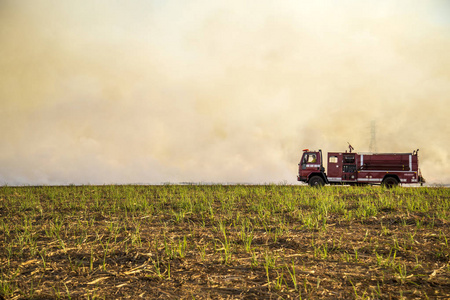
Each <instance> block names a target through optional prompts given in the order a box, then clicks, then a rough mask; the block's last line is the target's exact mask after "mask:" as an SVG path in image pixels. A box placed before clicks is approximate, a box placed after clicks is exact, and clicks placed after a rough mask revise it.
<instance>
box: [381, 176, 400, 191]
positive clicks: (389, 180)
mask: <svg viewBox="0 0 450 300" xmlns="http://www.w3.org/2000/svg"><path fill="white" fill-rule="evenodd" d="M383 185H384V186H385V187H386V188H388V189H391V188H393V187H396V186H397V185H398V180H397V178H395V177H386V178H385V179H384V180H383Z"/></svg>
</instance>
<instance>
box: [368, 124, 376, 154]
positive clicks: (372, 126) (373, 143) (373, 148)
mask: <svg viewBox="0 0 450 300" xmlns="http://www.w3.org/2000/svg"><path fill="white" fill-rule="evenodd" d="M369 151H370V152H372V153H375V152H377V124H376V122H375V121H372V122H370V144H369Z"/></svg>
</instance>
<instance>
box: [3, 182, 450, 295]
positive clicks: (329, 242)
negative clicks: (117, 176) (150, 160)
mask: <svg viewBox="0 0 450 300" xmlns="http://www.w3.org/2000/svg"><path fill="white" fill-rule="evenodd" d="M449 207H450V190H449V189H447V188H423V187H422V188H402V187H398V188H393V189H385V188H382V187H345V186H337V187H324V188H318V189H316V188H310V187H305V186H290V185H257V186H251V185H170V184H167V185H160V186H139V185H137V186H131V185H124V186H120V185H105V186H89V185H88V186H54V187H52V186H41V187H8V186H3V187H0V299H2V298H4V299H59V298H61V299H140V298H143V299H426V298H429V299H449V298H450V265H449V256H450V249H449V239H450V228H449Z"/></svg>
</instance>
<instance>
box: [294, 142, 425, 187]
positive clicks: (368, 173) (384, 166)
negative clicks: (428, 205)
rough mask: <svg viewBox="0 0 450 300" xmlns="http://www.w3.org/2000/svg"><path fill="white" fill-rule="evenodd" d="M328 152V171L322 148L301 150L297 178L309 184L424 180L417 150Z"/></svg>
mask: <svg viewBox="0 0 450 300" xmlns="http://www.w3.org/2000/svg"><path fill="white" fill-rule="evenodd" d="M349 149H350V151H349V152H347V151H346V152H328V161H327V171H328V172H327V173H325V168H324V167H323V158H322V151H321V150H318V151H310V150H309V149H304V150H303V155H302V158H301V160H300V163H299V173H298V176H297V180H298V181H302V182H306V183H308V184H309V185H310V186H322V185H324V184H350V185H356V184H357V185H365V184H382V185H384V186H386V187H389V188H390V187H393V186H396V185H398V184H400V183H401V184H408V183H421V184H422V183H423V182H425V180H424V178H423V177H422V175H421V173H420V169H419V167H418V164H419V162H418V151H419V150H416V151H413V152H412V153H352V150H353V148H352V147H351V146H350V147H349Z"/></svg>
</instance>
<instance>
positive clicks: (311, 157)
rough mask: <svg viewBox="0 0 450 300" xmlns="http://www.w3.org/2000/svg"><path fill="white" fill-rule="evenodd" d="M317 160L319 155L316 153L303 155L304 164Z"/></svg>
mask: <svg viewBox="0 0 450 300" xmlns="http://www.w3.org/2000/svg"><path fill="white" fill-rule="evenodd" d="M316 162H317V155H316V154H315V153H308V154H305V156H303V162H302V163H304V164H312V163H316Z"/></svg>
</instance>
